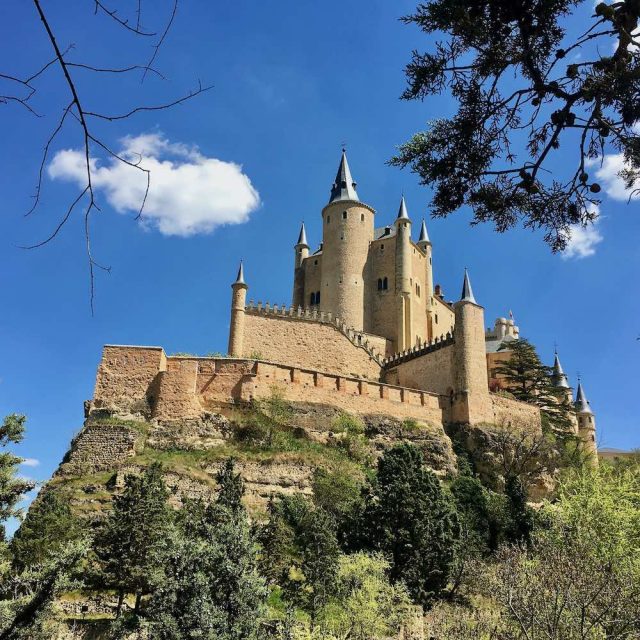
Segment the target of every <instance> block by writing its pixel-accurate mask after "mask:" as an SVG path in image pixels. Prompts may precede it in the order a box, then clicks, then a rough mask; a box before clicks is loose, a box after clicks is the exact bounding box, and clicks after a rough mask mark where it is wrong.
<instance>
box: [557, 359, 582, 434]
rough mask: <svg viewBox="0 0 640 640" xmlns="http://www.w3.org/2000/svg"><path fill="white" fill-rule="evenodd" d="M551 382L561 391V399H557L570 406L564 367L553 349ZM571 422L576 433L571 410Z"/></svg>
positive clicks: (576, 428)
mask: <svg viewBox="0 0 640 640" xmlns="http://www.w3.org/2000/svg"><path fill="white" fill-rule="evenodd" d="M551 382H552V383H553V385H554V386H555V387H557V388H558V389H559V390H560V391H561V399H560V398H559V401H561V402H564V403H566V404H567V405H568V406H571V405H572V404H573V392H572V391H571V386H570V385H569V379H568V378H567V374H566V373H565V372H564V369H563V368H562V365H561V364H560V358H559V357H558V352H557V351H555V353H554V358H553V371H552V373H551ZM571 423H572V424H573V429H574V432H575V433H578V419H577V417H576V415H575V414H574V413H573V412H572V413H571Z"/></svg>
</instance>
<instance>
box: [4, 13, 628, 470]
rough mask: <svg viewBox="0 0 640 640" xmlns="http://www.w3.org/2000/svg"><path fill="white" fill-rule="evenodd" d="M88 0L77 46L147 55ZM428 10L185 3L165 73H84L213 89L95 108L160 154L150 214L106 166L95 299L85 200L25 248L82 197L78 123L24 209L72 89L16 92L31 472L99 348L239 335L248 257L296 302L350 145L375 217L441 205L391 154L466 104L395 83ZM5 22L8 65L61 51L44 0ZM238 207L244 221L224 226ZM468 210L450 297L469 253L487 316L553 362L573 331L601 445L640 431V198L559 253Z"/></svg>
mask: <svg viewBox="0 0 640 640" xmlns="http://www.w3.org/2000/svg"><path fill="white" fill-rule="evenodd" d="M71 4H73V6H71ZM84 4H85V5H86V6H81V5H77V4H76V3H60V2H53V1H52V0H43V6H44V8H45V10H47V11H48V12H49V16H50V19H51V21H52V23H53V26H54V28H55V29H56V30H57V34H58V40H59V41H60V44H61V46H63V47H64V46H66V45H68V44H71V43H74V44H75V49H74V50H73V52H72V55H70V57H75V59H77V60H83V61H85V62H89V63H92V64H96V65H99V66H118V65H120V66H123V65H129V64H132V63H138V62H141V61H143V60H145V59H146V58H147V57H148V56H149V55H150V52H151V49H150V47H151V42H152V41H153V38H151V39H148V40H147V41H145V42H143V43H136V41H135V40H134V39H132V38H131V37H130V36H129V35H128V34H126V33H125V32H123V31H122V30H119V29H117V28H115V27H114V25H112V24H111V23H110V22H109V21H108V20H107V19H105V18H104V17H101V16H94V15H93V12H92V8H91V7H92V3H84ZM134 4H135V3H134V2H131V3H130V5H131V6H132V7H133V5H134ZM147 4H149V5H150V4H151V3H147ZM153 4H154V7H153V13H149V14H148V18H147V19H148V23H149V24H150V25H151V26H156V27H157V26H161V18H162V16H166V10H167V9H168V6H165V5H163V3H162V2H158V3H153ZM586 4H587V5H589V6H588V7H587V9H589V8H590V6H591V5H590V4H589V3H586ZM65 5H69V6H65ZM121 5H122V6H126V5H127V3H126V2H123V3H121ZM143 6H144V4H143ZM413 7H414V3H412V2H407V1H404V0H403V1H398V2H388V1H383V0H377V1H376V0H369V1H367V2H364V1H360V0H352V1H350V2H344V1H343V2H338V1H333V0H327V1H326V2H323V3H311V2H293V1H286V2H285V1H280V2H269V3H265V2H256V1H249V0H239V1H237V2H233V3H221V2H220V3H218V2H204V1H203V0H200V1H195V0H194V1H192V2H190V3H181V6H180V9H179V12H178V15H177V18H176V21H175V24H174V27H173V29H172V31H171V32H170V34H169V36H168V38H167V40H166V42H165V45H164V46H163V48H162V49H161V52H160V54H159V57H158V60H157V63H156V66H157V67H158V68H159V69H160V70H161V71H162V73H163V74H164V75H165V76H166V80H164V81H163V80H160V79H159V78H154V77H152V78H148V79H147V81H145V83H144V84H141V83H140V75H139V74H131V75H129V76H124V77H119V78H117V79H113V78H104V77H103V78H101V80H102V81H103V82H102V83H100V84H99V83H98V82H97V81H96V78H92V77H91V76H89V75H88V74H83V73H82V72H80V71H79V70H77V71H76V77H77V80H78V84H79V87H80V89H81V91H82V92H83V95H87V96H90V97H89V98H87V100H88V101H89V102H90V105H89V106H90V107H95V108H96V109H99V110H102V111H103V112H108V113H118V112H122V111H126V110H128V108H129V107H130V106H136V105H139V104H154V103H155V104H157V103H161V102H163V101H167V100H171V99H172V98H173V97H175V96H179V95H181V94H183V93H184V92H185V91H187V90H188V89H190V88H191V87H193V86H194V85H195V84H196V82H197V80H198V79H200V80H201V81H202V82H203V83H205V84H208V83H211V84H213V85H214V87H213V89H212V90H211V91H209V92H208V93H206V94H203V95H201V96H199V97H198V98H196V99H195V100H193V101H191V102H189V103H187V104H184V105H181V106H179V107H177V108H175V109H173V110H171V111H164V112H162V111H161V112H147V113H143V114H140V115H138V116H135V117H134V118H132V119H130V120H124V121H120V122H117V123H115V124H110V125H108V126H107V125H106V124H103V123H98V126H97V129H96V130H97V131H98V132H99V134H100V135H101V136H102V138H103V139H104V140H105V142H107V143H108V144H109V145H112V146H113V147H114V148H117V149H122V150H124V151H125V152H126V151H127V150H129V151H132V150H133V151H135V146H136V145H138V146H139V147H143V148H144V150H145V151H148V152H149V153H150V154H151V155H152V157H153V158H155V160H154V161H155V162H156V165H154V166H157V169H158V173H157V178H158V179H157V182H156V183H155V187H154V183H153V182H152V193H151V195H152V196H153V202H152V205H153V206H152V207H151V208H150V209H149V217H148V218H147V219H146V223H145V224H142V225H141V224H140V223H139V222H137V221H135V220H134V214H133V213H132V211H131V200H132V196H131V193H128V192H125V191H126V190H125V189H124V186H123V185H124V182H123V180H124V181H125V182H126V180H125V177H123V176H121V175H120V174H118V173H117V172H115V171H114V170H112V168H111V167H110V165H109V163H108V162H103V163H102V165H101V166H102V167H103V169H104V172H103V174H102V177H101V182H100V190H99V192H98V193H99V196H100V202H101V206H102V211H101V213H99V214H97V215H95V216H94V217H93V223H92V237H93V244H94V253H95V256H96V258H97V259H98V260H99V261H101V262H102V263H105V264H107V265H109V266H110V267H111V273H110V274H106V273H98V274H97V279H96V301H95V302H96V309H95V315H94V316H91V313H90V310H89V299H88V276H87V265H86V257H85V253H84V240H83V227H82V217H81V215H80V214H79V213H77V214H75V215H74V216H72V218H71V220H70V222H69V224H68V225H67V226H66V227H65V228H64V229H63V231H62V232H61V233H60V235H59V236H58V238H56V240H55V241H54V242H52V243H50V244H49V245H47V246H45V247H43V248H41V249H38V250H34V251H25V250H23V249H20V248H18V245H23V244H28V243H32V242H36V241H38V240H40V239H42V238H43V237H46V235H48V233H49V232H50V231H51V230H52V228H53V227H54V226H55V224H56V222H57V220H58V219H59V217H60V215H61V214H62V213H63V212H64V210H65V209H66V206H67V205H68V203H69V202H70V201H71V200H72V199H73V198H74V197H75V195H76V193H77V185H76V184H75V183H74V180H75V178H74V176H75V173H74V171H75V168H74V165H73V161H74V156H73V150H76V149H78V148H79V146H80V140H79V138H78V134H77V129H75V127H74V126H73V125H72V124H71V125H70V126H68V128H65V129H64V130H63V133H62V135H61V137H60V138H59V141H58V144H57V146H56V147H55V149H54V151H55V152H59V151H64V150H66V151H67V152H68V153H67V155H66V156H65V155H60V156H57V157H56V160H55V161H54V168H53V169H51V172H48V173H47V175H46V177H45V181H44V193H43V199H42V204H41V207H40V209H39V210H38V212H37V213H35V214H33V215H32V216H30V217H28V218H25V217H24V216H23V214H24V212H25V211H26V210H27V209H28V208H29V206H30V203H31V199H30V196H31V194H33V190H34V184H35V178H36V172H37V165H38V159H39V154H40V153H41V149H42V146H43V144H44V141H45V140H46V135H47V132H48V131H50V129H51V127H52V125H54V124H55V122H54V119H55V117H57V116H59V114H60V113H61V111H62V108H63V107H64V105H65V104H66V102H65V100H66V95H64V94H63V93H62V91H63V88H61V87H63V85H61V84H60V82H59V71H58V70H57V69H56V68H53V69H51V70H50V71H49V72H48V74H47V75H46V76H45V77H43V80H42V84H41V85H40V86H41V90H40V93H39V96H37V99H36V100H35V102H34V105H37V108H38V110H39V111H41V112H42V113H43V117H42V118H38V119H36V118H33V117H32V116H29V115H28V114H27V113H25V112H22V111H20V110H19V109H18V108H17V107H16V106H2V109H3V115H4V117H3V118H2V119H1V120H0V135H1V139H2V142H3V144H2V150H3V159H4V162H3V167H2V172H1V174H0V187H1V190H2V196H3V203H2V215H1V216H0V243H1V245H2V249H1V251H0V291H2V294H3V295H2V297H3V301H4V303H3V312H2V314H0V415H4V414H7V413H9V412H22V413H26V414H27V415H28V417H29V422H28V434H27V437H26V439H25V442H24V443H23V445H21V446H20V447H19V452H20V454H21V455H24V456H27V457H29V458H33V459H35V460H38V461H39V464H38V465H37V466H31V467H29V468H26V469H25V473H26V474H27V475H29V476H31V477H34V478H36V479H38V480H43V479H46V478H47V477H49V476H50V474H51V473H52V472H53V471H54V470H55V468H56V466H57V465H58V464H59V462H60V460H61V458H62V456H63V454H64V452H65V451H66V450H67V448H68V445H69V442H70V440H71V438H72V436H73V435H74V434H75V433H76V432H77V431H78V430H79V429H80V427H81V426H82V421H83V401H84V400H86V399H89V398H91V396H92V393H93V385H94V381H95V371H96V367H97V365H98V362H99V359H100V354H101V348H102V345H103V344H105V343H120V344H145V345H162V346H164V348H165V349H166V350H167V352H169V353H171V352H176V351H181V352H193V353H201V354H206V353H208V352H212V351H225V350H226V340H227V330H228V316H229V300H230V294H231V290H230V287H229V285H230V282H231V281H232V279H233V277H234V276H235V271H236V269H237V264H238V261H239V259H240V258H243V259H244V261H245V274H246V278H247V281H248V283H249V286H250V291H249V297H251V298H254V299H255V300H258V299H260V300H263V301H264V300H269V301H271V302H272V303H282V302H289V301H290V295H291V282H292V264H293V248H292V245H293V243H294V242H295V240H296V238H297V233H298V230H299V225H300V221H301V220H304V221H305V223H306V225H307V233H308V236H309V240H310V242H311V244H313V245H314V246H315V245H317V243H318V242H319V240H320V235H319V234H320V228H321V225H320V211H321V209H322V207H323V205H324V204H325V203H326V201H327V198H328V194H329V188H330V185H331V182H332V180H333V177H334V175H335V171H336V168H337V164H338V160H339V153H340V147H341V143H342V142H343V141H344V142H346V144H347V149H348V155H349V160H350V164H351V169H352V172H353V174H354V177H355V179H356V180H357V182H358V193H359V195H360V197H361V199H362V200H364V201H365V202H367V203H369V204H371V205H372V206H373V207H375V209H376V210H377V223H378V224H379V225H382V224H384V223H386V222H389V221H391V220H392V219H393V216H394V214H395V212H396V211H397V207H398V202H399V198H400V194H401V193H402V192H404V194H405V197H406V199H407V204H408V208H409V213H410V215H411V217H412V218H413V220H414V222H415V223H416V224H415V225H414V228H415V232H416V233H417V231H418V229H417V227H418V224H417V223H419V221H420V219H421V218H422V217H423V216H427V218H428V202H429V198H430V192H429V190H428V189H426V188H424V187H421V186H419V184H418V181H417V179H416V177H415V176H414V175H412V174H411V173H410V172H409V171H401V170H399V169H395V168H390V167H388V166H387V165H386V164H385V163H386V161H387V160H388V158H389V157H390V156H391V155H393V153H394V149H395V146H396V145H397V144H399V143H401V142H403V141H405V140H406V139H408V137H409V136H410V135H411V134H412V133H413V132H415V131H417V130H420V129H422V128H424V125H425V123H426V121H427V120H429V119H430V118H433V117H436V116H440V115H445V114H448V113H450V112H451V109H452V103H451V101H450V99H448V98H447V97H446V96H445V97H441V98H433V99H430V100H429V101H427V102H425V103H406V102H402V101H400V100H399V95H400V93H401V92H402V90H403V88H404V76H403V66H404V64H405V63H406V62H407V61H408V60H409V56H410V53H411V50H412V49H414V48H418V49H425V48H426V47H427V46H428V42H427V40H426V38H425V37H424V36H423V35H421V34H420V33H419V32H418V30H417V29H415V28H414V27H408V26H404V25H403V24H401V23H400V22H399V21H398V17H399V16H401V15H403V14H406V13H409V12H410V11H411V10H412V8H413ZM156 12H157V13H156ZM587 13H588V12H586V11H585V13H584V15H586V14H587ZM0 23H1V24H2V25H3V30H4V33H3V38H2V39H0V56H1V59H2V60H4V61H5V62H7V61H9V62H10V61H14V62H15V68H14V69H12V71H13V72H15V73H29V72H32V71H33V70H35V69H37V68H38V67H39V65H40V64H41V63H42V61H43V60H47V59H49V58H50V57H51V53H50V51H49V44H48V42H47V40H46V38H45V34H44V32H43V30H42V27H41V25H40V23H39V21H38V20H37V17H36V15H35V10H34V8H33V7H32V6H31V3H28V2H20V1H18V0H9V1H8V2H5V3H3V5H2V7H1V8H0ZM579 26H580V25H579V24H578V25H577V27H579ZM577 27H576V28H577ZM5 71H8V70H5ZM67 102H68V100H67ZM127 136H128V137H129V138H128V141H125V142H122V141H121V140H122V139H123V138H125V137H127ZM141 136H145V137H144V138H141ZM132 140H133V142H132ZM196 147H197V150H196ZM52 160H53V156H52ZM169 161H171V162H172V164H169ZM56 162H57V164H56ZM557 162H562V159H559V160H558V161H557ZM229 163H233V164H229ZM55 167H57V169H56V168H55ZM240 167H241V168H240ZM132 171H133V170H132ZM51 176H55V179H54V178H52V177H51ZM132 180H133V179H132ZM152 181H153V178H152ZM133 182H136V181H135V180H133ZM222 182H224V184H222ZM136 188H137V189H139V183H138V182H136ZM194 190H195V191H194ZM132 193H133V195H135V194H136V193H137V191H136V190H135V189H134V190H133V192H132ZM194 193H195V194H196V195H197V197H194ZM118 209H119V210H120V211H118ZM225 216H226V217H225ZM225 219H226V220H229V219H234V220H242V221H243V222H241V223H238V224H226V225H221V226H217V227H216V228H215V229H213V231H212V232H211V228H212V227H215V226H216V221H220V220H225ZM468 221H469V214H468V212H465V211H461V212H460V213H458V214H456V215H454V216H452V217H450V218H449V219H447V220H427V222H428V227H429V233H430V236H431V239H432V241H433V246H434V268H435V278H436V281H437V282H439V283H441V284H442V285H443V288H444V291H445V295H446V296H447V297H451V298H456V296H457V295H458V294H459V289H460V285H461V281H462V273H463V268H464V267H465V266H466V267H468V268H469V270H470V274H471V278H472V282H473V287H474V291H475V294H476V297H477V298H478V301H479V302H480V303H481V304H482V305H484V307H485V309H486V321H487V324H492V323H493V320H494V318H495V317H497V316H502V315H507V314H508V312H509V310H510V309H512V310H513V313H514V315H515V318H516V321H517V323H518V324H519V325H520V327H521V331H522V334H523V335H524V336H526V337H528V338H530V339H531V340H532V341H533V342H534V343H535V344H536V345H537V346H538V348H539V351H540V353H541V355H542V356H543V357H544V358H545V359H546V360H547V361H551V360H552V357H553V345H554V343H557V344H558V349H559V352H560V356H561V360H562V363H563V365H564V367H565V370H566V371H567V373H568V374H569V376H570V378H571V381H572V383H574V384H575V380H576V372H577V371H580V373H581V375H582V379H583V383H584V385H585V389H586V392H587V395H588V397H589V399H590V401H591V404H592V407H593V409H594V411H595V412H596V416H597V423H598V429H599V439H600V443H601V445H602V446H615V447H624V448H629V447H637V446H639V445H640V437H639V435H638V426H639V425H638V401H637V392H638V383H639V382H640V378H639V376H638V370H637V363H638V356H639V354H640V342H638V341H637V340H636V338H637V337H638V336H639V335H640V296H639V295H638V281H639V280H640V246H639V244H638V237H639V233H638V232H639V231H640V217H639V216H638V201H636V202H634V203H632V204H631V205H630V206H627V205H626V204H625V203H624V202H622V201H620V200H616V199H613V198H610V197H607V196H605V198H604V202H603V205H602V208H601V219H600V221H599V223H598V226H597V229H596V233H597V234H598V235H599V236H600V238H601V240H600V241H599V242H596V243H595V244H591V245H590V244H589V242H587V244H586V245H585V244H584V243H582V244H581V245H580V247H581V248H582V251H583V252H584V248H585V247H587V249H588V248H589V247H591V249H592V250H593V253H592V255H589V256H586V257H580V255H575V256H574V257H571V258H566V257H565V258H563V257H561V256H557V255H555V256H554V255H552V254H551V253H550V251H549V250H548V248H547V246H546V245H545V244H544V243H543V242H542V239H541V236H540V234H536V233H531V232H529V231H525V230H522V229H517V230H513V231H511V232H509V233H506V234H504V235H498V234H495V233H494V232H493V230H492V228H491V227H490V226H486V225H485V226H480V227H474V228H471V227H470V226H469V225H468ZM189 234H191V235H189ZM590 238H591V240H592V241H593V239H594V236H593V232H592V233H591V235H590ZM596 239H597V238H596Z"/></svg>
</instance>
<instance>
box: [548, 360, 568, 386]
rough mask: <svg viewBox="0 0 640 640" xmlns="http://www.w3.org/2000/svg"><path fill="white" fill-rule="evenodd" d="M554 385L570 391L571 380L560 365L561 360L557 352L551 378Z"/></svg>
mask: <svg viewBox="0 0 640 640" xmlns="http://www.w3.org/2000/svg"><path fill="white" fill-rule="evenodd" d="M551 378H552V380H553V384H554V385H555V386H556V387H562V388H563V389H569V380H568V378H567V375H566V373H565V372H564V370H563V369H562V365H561V364H560V358H558V352H557V351H556V353H555V357H554V359H553V375H552V376H551Z"/></svg>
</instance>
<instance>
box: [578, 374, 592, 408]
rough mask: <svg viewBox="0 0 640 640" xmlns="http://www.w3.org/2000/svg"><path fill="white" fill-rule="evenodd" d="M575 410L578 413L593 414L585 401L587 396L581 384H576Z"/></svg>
mask: <svg viewBox="0 0 640 640" xmlns="http://www.w3.org/2000/svg"><path fill="white" fill-rule="evenodd" d="M574 406H575V408H576V411H577V412H578V413H591V414H592V413H593V411H591V406H590V405H589V401H588V400H587V396H586V395H585V393H584V389H583V388H582V382H578V392H577V393H576V401H575V405H574Z"/></svg>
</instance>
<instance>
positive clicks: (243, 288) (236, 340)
mask: <svg viewBox="0 0 640 640" xmlns="http://www.w3.org/2000/svg"><path fill="white" fill-rule="evenodd" d="M248 288H249V287H248V286H247V283H246V282H245V281H244V267H243V265H242V262H240V267H239V268H238V275H237V277H236V281H235V282H234V283H233V284H232V285H231V289H232V291H233V293H232V294H231V323H230V326H229V355H230V356H232V357H233V358H241V357H242V348H243V343H244V308H245V305H246V301H247V289H248Z"/></svg>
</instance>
